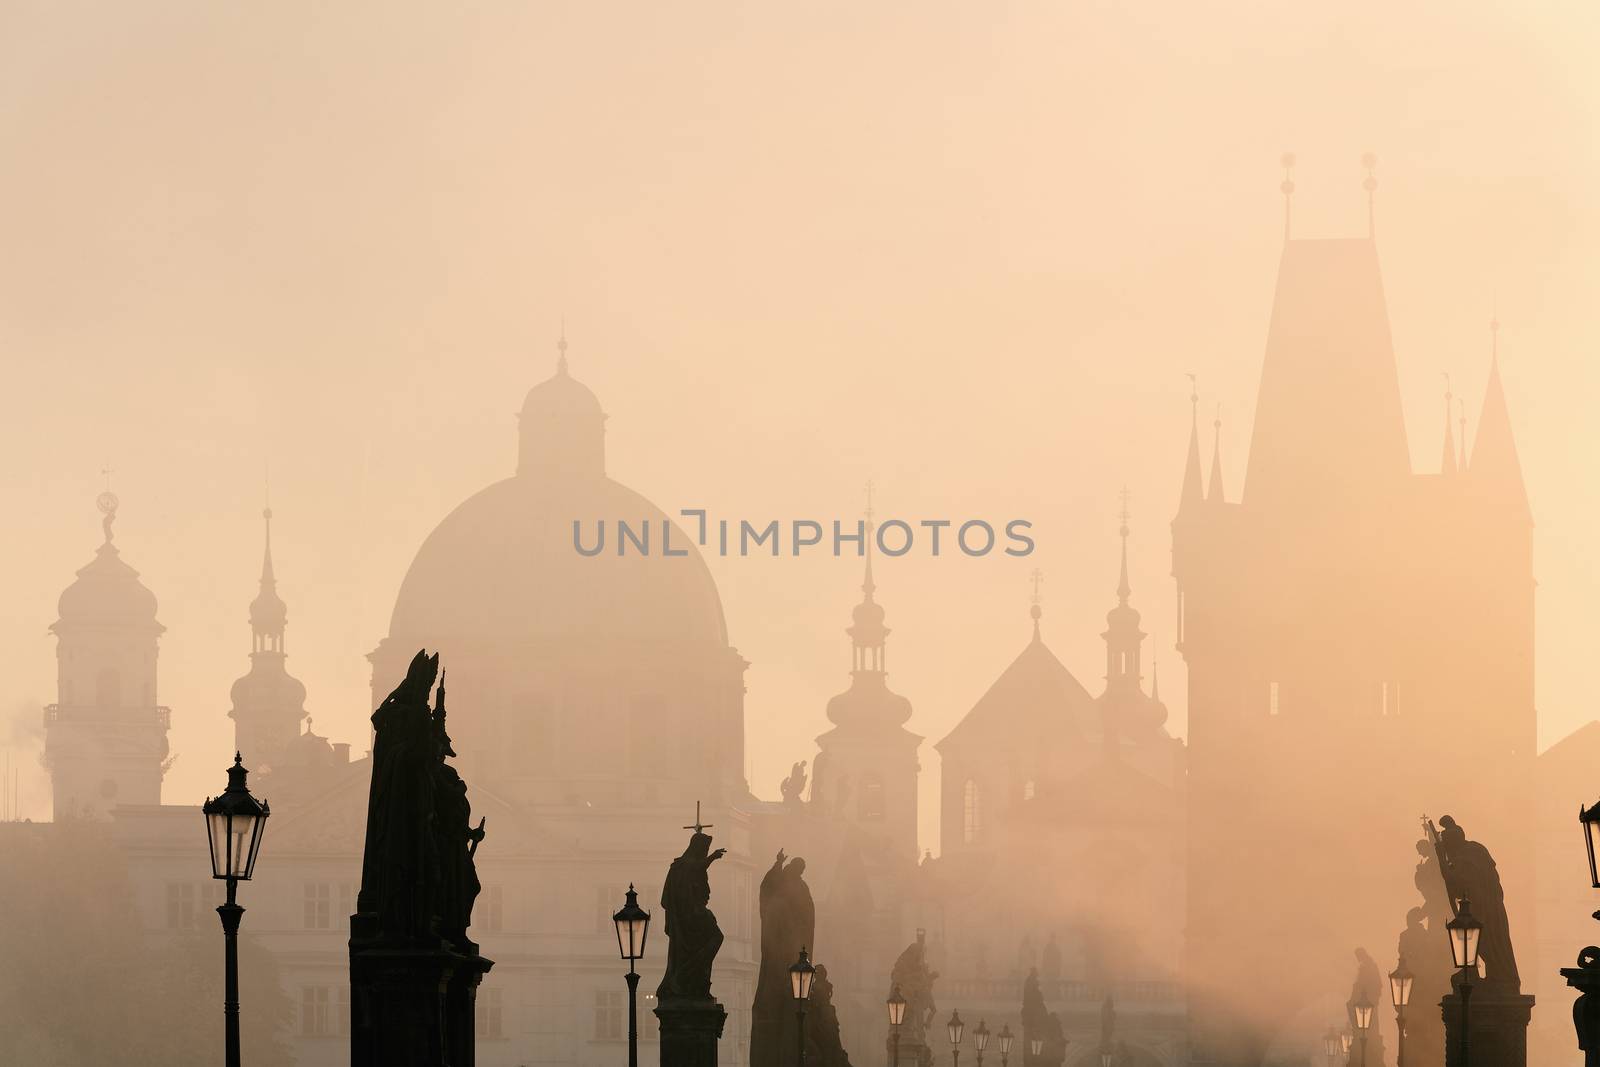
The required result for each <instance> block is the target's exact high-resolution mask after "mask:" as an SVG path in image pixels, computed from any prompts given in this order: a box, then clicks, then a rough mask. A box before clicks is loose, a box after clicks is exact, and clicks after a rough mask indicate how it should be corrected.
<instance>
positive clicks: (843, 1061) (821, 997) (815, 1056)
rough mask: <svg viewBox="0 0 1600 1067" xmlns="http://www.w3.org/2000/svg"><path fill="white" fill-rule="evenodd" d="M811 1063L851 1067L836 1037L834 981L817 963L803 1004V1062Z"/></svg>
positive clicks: (809, 1065)
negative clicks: (804, 1053) (804, 1037)
mask: <svg viewBox="0 0 1600 1067" xmlns="http://www.w3.org/2000/svg"><path fill="white" fill-rule="evenodd" d="M750 1062H751V1065H752V1067H754V1065H755V1062H756V1061H755V1060H754V1059H751V1061H750ZM791 1062H792V1061H791ZM813 1064H815V1065H816V1067H850V1057H849V1056H848V1055H847V1054H846V1053H845V1050H844V1042H843V1041H842V1040H841V1039H840V1037H839V1013H838V1012H837V1011H836V1010H835V1009H834V1007H833V983H832V982H831V981H829V980H828V968H826V967H824V966H822V965H821V964H820V963H819V964H818V965H817V973H816V974H815V975H814V976H813V977H812V979H811V1000H810V1001H809V1002H808V1003H807V1004H806V1065H807V1067H811V1065H813Z"/></svg>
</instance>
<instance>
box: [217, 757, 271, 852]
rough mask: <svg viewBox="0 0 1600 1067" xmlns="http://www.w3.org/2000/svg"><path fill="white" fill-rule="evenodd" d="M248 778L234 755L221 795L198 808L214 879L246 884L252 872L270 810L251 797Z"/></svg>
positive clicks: (240, 761) (239, 759) (246, 772)
mask: <svg viewBox="0 0 1600 1067" xmlns="http://www.w3.org/2000/svg"><path fill="white" fill-rule="evenodd" d="M248 775H249V772H248V771H247V770H245V768H244V763H243V761H242V760H241V758H240V756H239V755H238V754H237V753H236V754H235V755H234V757H233V766H232V767H229V768H228V788H227V789H225V790H223V792H222V794H221V795H220V796H217V797H210V798H207V800H206V802H205V805H204V806H203V807H201V809H200V811H201V813H202V814H203V815H204V816H205V819H206V840H207V844H208V845H209V846H210V849H211V877H213V878H227V879H232V880H236V881H249V880H250V876H251V875H252V874H253V873H254V872H255V868H256V857H257V856H258V855H259V854H260V852H261V836H262V833H263V831H265V830H266V826H267V816H269V815H271V814H272V811H271V809H270V808H268V807H267V805H266V804H264V803H262V802H260V801H257V800H256V798H255V797H253V796H251V795H250V788H249V786H248V785H247V784H246V778H247V776H248Z"/></svg>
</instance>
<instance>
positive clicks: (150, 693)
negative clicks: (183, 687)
mask: <svg viewBox="0 0 1600 1067" xmlns="http://www.w3.org/2000/svg"><path fill="white" fill-rule="evenodd" d="M96 503H97V505H98V507H99V509H100V513H101V515H102V516H103V519H102V521H101V529H102V530H103V532H104V536H105V540H104V542H103V543H102V544H101V545H100V548H99V549H98V550H97V551H96V552H95V557H94V559H93V560H91V561H90V562H89V564H88V566H86V567H84V568H83V569H82V570H80V571H78V576H77V579H76V580H75V581H74V582H73V583H72V584H71V585H70V586H68V587H67V589H66V590H65V591H64V592H63V593H62V594H61V600H60V603H59V605H58V613H59V616H60V617H59V618H58V619H57V620H56V622H55V624H54V625H52V626H51V627H50V632H51V633H53V634H55V635H56V662H57V680H56V690H57V696H56V703H54V704H51V705H50V706H49V707H47V708H45V709H44V728H45V746H44V764H45V767H46V768H47V769H48V770H49V771H50V778H51V785H52V790H53V795H54V803H55V818H56V819H57V820H58V821H59V820H61V819H66V818H82V817H89V818H104V817H106V816H107V815H108V814H109V813H110V811H111V809H112V808H114V807H116V806H117V805H119V804H159V803H161V779H162V777H163V776H164V775H165V774H166V770H167V767H168V766H169V763H170V761H169V760H168V759H167V751H168V749H167V729H168V726H169V725H170V718H171V716H170V713H169V711H168V710H167V709H166V708H164V707H161V706H160V705H158V704H157V703H156V654H157V645H158V642H159V639H160V637H161V634H162V631H163V630H165V627H163V626H162V625H161V624H160V623H159V622H157V621H156V598H155V595H154V594H153V593H151V592H150V590H149V589H146V588H145V587H144V584H143V583H141V582H140V581H139V572H138V571H136V570H134V569H133V568H132V567H130V566H128V565H127V564H126V563H124V562H123V561H122V558H121V556H120V554H119V553H118V552H117V549H116V546H115V545H114V544H113V543H112V538H113V534H112V524H113V523H115V521H116V518H117V505H118V500H117V497H116V495H115V494H114V493H112V492H111V491H110V489H109V488H108V489H107V490H106V491H105V492H103V493H101V494H100V497H99V499H98V500H97V501H96Z"/></svg>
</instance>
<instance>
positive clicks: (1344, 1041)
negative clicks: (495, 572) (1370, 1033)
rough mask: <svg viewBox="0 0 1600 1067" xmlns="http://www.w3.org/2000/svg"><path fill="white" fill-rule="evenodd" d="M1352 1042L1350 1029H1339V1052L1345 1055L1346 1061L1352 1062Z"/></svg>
mask: <svg viewBox="0 0 1600 1067" xmlns="http://www.w3.org/2000/svg"><path fill="white" fill-rule="evenodd" d="M1352 1043H1353V1042H1352V1041H1351V1038H1350V1031H1349V1030H1340V1031H1339V1052H1340V1053H1341V1054H1342V1055H1343V1056H1344V1062H1345V1063H1349V1062H1350V1046H1351V1044H1352Z"/></svg>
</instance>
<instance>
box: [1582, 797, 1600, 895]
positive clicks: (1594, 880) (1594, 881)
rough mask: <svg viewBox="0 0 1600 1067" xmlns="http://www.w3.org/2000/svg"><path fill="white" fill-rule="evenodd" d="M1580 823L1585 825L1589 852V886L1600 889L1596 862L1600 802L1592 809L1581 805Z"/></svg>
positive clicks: (1598, 868) (1584, 841) (1584, 830)
mask: <svg viewBox="0 0 1600 1067" xmlns="http://www.w3.org/2000/svg"><path fill="white" fill-rule="evenodd" d="M1578 822H1580V823H1582V824H1583V843H1584V845H1585V846H1586V847H1587V848H1588V850H1589V884H1590V885H1592V886H1593V887H1594V888H1595V889H1600V864H1597V863H1596V861H1595V849H1596V846H1597V845H1600V800H1597V801H1595V804H1594V807H1592V808H1585V807H1583V806H1582V805H1581V804H1580V805H1579V806H1578Z"/></svg>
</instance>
